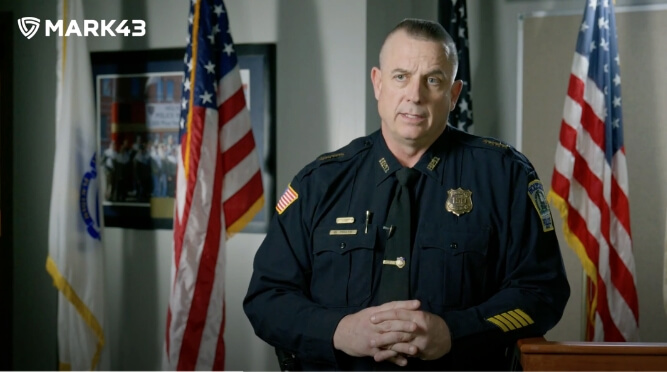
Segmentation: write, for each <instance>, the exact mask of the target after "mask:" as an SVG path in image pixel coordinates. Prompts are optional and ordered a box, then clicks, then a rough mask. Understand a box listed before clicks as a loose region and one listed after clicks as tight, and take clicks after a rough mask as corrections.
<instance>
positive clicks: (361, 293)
mask: <svg viewBox="0 0 667 372" xmlns="http://www.w3.org/2000/svg"><path fill="white" fill-rule="evenodd" d="M355 228H356V233H354V234H353V233H352V232H351V231H350V230H354V229H355ZM346 229H348V231H347V232H345V231H343V232H341V231H340V230H341V226H340V225H338V226H333V227H319V228H317V229H315V234H314V239H313V255H314V260H313V275H312V279H311V283H310V290H311V296H312V297H313V300H315V302H317V303H319V304H322V305H326V306H339V307H344V306H359V305H361V304H362V303H363V302H364V301H366V300H368V298H369V297H370V295H371V283H372V280H373V250H374V247H375V237H376V231H377V227H376V226H372V225H369V226H368V233H367V234H366V233H364V226H361V228H359V227H358V226H351V227H347V226H346ZM332 231H336V232H334V233H333V234H332Z"/></svg>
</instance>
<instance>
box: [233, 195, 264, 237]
mask: <svg viewBox="0 0 667 372" xmlns="http://www.w3.org/2000/svg"><path fill="white" fill-rule="evenodd" d="M263 206H264V194H262V196H260V197H259V199H257V201H256V202H254V203H253V205H252V206H251V207H250V208H248V210H247V211H246V212H245V213H244V214H243V216H241V218H239V219H238V220H236V222H234V223H233V224H232V225H230V226H229V228H228V229H227V239H229V238H231V237H232V236H234V235H236V233H238V232H240V231H242V230H243V229H244V228H245V227H246V225H248V223H250V221H252V219H253V218H254V217H255V215H256V214H257V213H258V212H259V211H261V210H262V207H263Z"/></svg>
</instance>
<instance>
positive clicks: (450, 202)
mask: <svg viewBox="0 0 667 372" xmlns="http://www.w3.org/2000/svg"><path fill="white" fill-rule="evenodd" d="M447 195H448V196H447V201H446V202H445V209H446V210H447V212H452V213H454V214H455V215H456V216H457V217H458V216H460V215H462V214H464V213H468V212H470V211H471V210H472V191H470V190H463V189H462V188H460V187H459V188H458V189H456V190H449V191H447Z"/></svg>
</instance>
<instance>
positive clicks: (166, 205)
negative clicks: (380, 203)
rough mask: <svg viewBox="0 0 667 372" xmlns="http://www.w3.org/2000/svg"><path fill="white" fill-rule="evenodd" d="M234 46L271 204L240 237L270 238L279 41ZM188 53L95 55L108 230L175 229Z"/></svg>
mask: <svg viewBox="0 0 667 372" xmlns="http://www.w3.org/2000/svg"><path fill="white" fill-rule="evenodd" d="M234 49H235V51H236V54H237V57H238V62H239V68H240V70H241V78H242V82H243V87H244V92H245V94H246V103H247V106H248V108H249V112H250V119H251V123H252V130H253V136H254V138H255V144H256V148H257V152H258V155H259V158H260V167H261V172H262V180H263V186H264V200H265V203H264V207H263V208H262V210H261V211H260V212H259V213H257V215H255V217H254V219H253V220H252V221H250V222H249V223H248V225H247V226H246V227H245V229H244V230H243V231H242V232H249V233H264V232H266V230H267V228H268V223H269V220H270V218H271V217H272V215H273V210H274V208H273V207H274V206H275V187H276V186H275V184H276V181H275V179H276V178H275V172H276V163H275V162H276V155H275V138H276V137H275V136H276V134H275V117H276V115H275V44H235V45H234ZM184 55H185V49H184V48H170V49H154V50H143V51H118V52H93V53H91V63H92V70H93V79H94V84H95V106H96V125H97V127H98V129H99V131H98V132H99V135H98V145H99V147H98V150H99V152H98V154H99V155H98V162H99V164H100V167H99V169H100V174H101V187H100V190H101V192H102V194H103V195H102V196H101V199H102V205H103V210H104V224H105V226H106V227H120V228H130V229H172V228H173V211H174V201H175V199H174V197H175V188H176V182H175V176H176V168H177V165H176V164H177V163H176V161H177V158H176V156H177V154H178V132H179V131H178V128H179V121H180V110H181V101H182V99H181V93H182V86H183V85H182V84H183V69H184V62H183V57H184Z"/></svg>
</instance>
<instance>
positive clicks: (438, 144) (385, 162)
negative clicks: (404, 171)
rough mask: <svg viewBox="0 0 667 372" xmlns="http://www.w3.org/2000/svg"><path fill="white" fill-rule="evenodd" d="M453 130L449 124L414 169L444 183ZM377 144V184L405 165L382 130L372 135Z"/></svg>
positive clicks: (375, 174) (374, 160) (375, 173)
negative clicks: (399, 160) (449, 134)
mask: <svg viewBox="0 0 667 372" xmlns="http://www.w3.org/2000/svg"><path fill="white" fill-rule="evenodd" d="M449 132H451V130H450V128H449V126H447V127H446V128H445V130H444V131H443V133H442V134H441V135H440V137H438V139H437V140H436V141H435V142H434V143H433V144H432V145H431V147H429V148H428V150H426V152H425V153H424V155H422V157H421V158H420V159H419V161H418V162H417V164H415V166H414V169H417V170H419V171H420V172H421V173H423V174H425V175H427V176H429V177H432V178H433V179H434V180H436V181H437V182H438V183H440V184H442V182H443V175H444V173H445V172H444V169H445V163H446V155H447V152H448V147H449V146H447V142H448V140H447V137H448V136H447V134H448V133H449ZM371 138H372V140H373V142H374V143H375V145H374V146H373V156H372V159H373V160H372V161H373V162H374V164H373V169H374V171H373V174H374V179H375V184H376V185H379V184H381V183H382V182H384V181H385V180H386V179H387V178H389V177H390V176H391V175H392V174H394V172H396V171H397V170H399V169H401V168H402V167H403V166H402V165H401V163H399V162H398V160H396V157H395V156H394V154H392V153H391V151H389V148H388V147H387V143H386V142H385V140H384V137H383V136H382V132H381V130H378V131H376V132H375V133H373V134H372V135H371Z"/></svg>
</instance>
